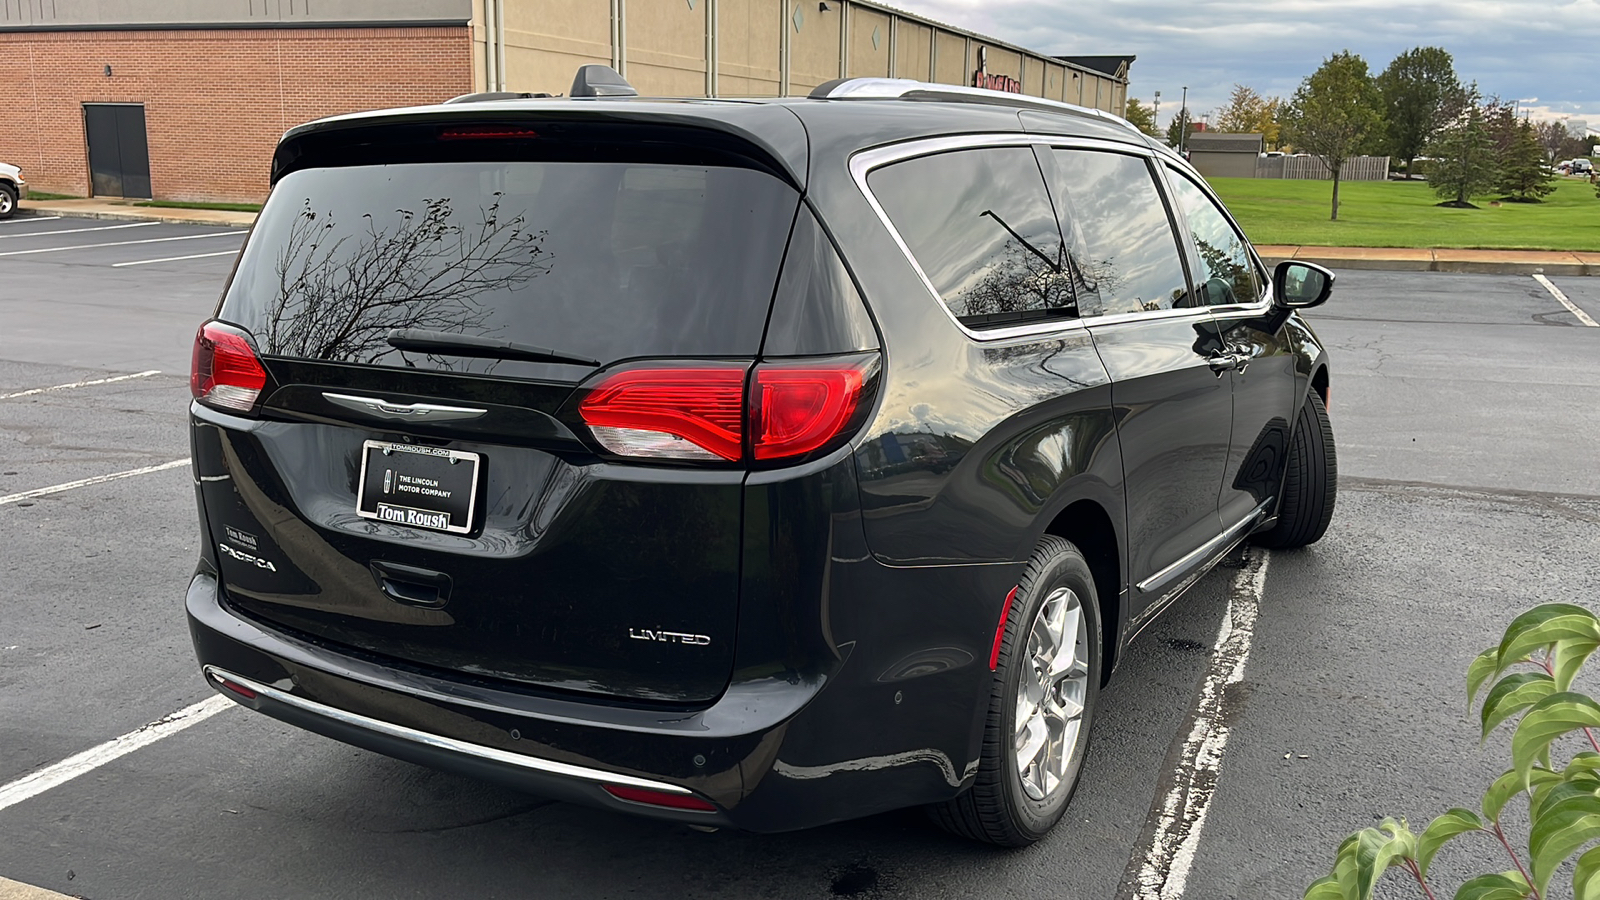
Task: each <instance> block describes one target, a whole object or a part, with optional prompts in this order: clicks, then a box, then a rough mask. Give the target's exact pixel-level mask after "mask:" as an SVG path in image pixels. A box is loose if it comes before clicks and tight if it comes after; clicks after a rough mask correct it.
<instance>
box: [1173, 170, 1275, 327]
mask: <svg viewBox="0 0 1600 900" xmlns="http://www.w3.org/2000/svg"><path fill="white" fill-rule="evenodd" d="M1172 191H1173V193H1174V194H1176V195H1177V197H1178V207H1179V208H1180V209H1182V210H1183V215H1184V218H1186V219H1188V220H1189V231H1190V232H1192V233H1193V234H1194V245H1195V250H1196V251H1197V252H1198V253H1199V256H1200V271H1199V272H1198V273H1197V274H1196V276H1195V281H1196V282H1198V285H1197V287H1199V289H1200V296H1201V297H1203V298H1204V299H1205V302H1206V303H1208V304H1210V305H1212V306H1219V305H1221V304H1224V303H1255V302H1256V301H1257V300H1260V299H1261V284H1260V281H1259V280H1258V279H1257V277H1256V271H1255V265H1254V264H1253V263H1252V262H1251V261H1250V251H1249V250H1246V249H1245V243H1244V238H1242V237H1240V236H1239V232H1237V231H1234V230H1233V225H1231V224H1230V223H1229V222H1228V219H1227V217H1226V216H1224V215H1223V214H1222V211H1221V210H1219V209H1217V205H1216V204H1215V203H1212V202H1211V198H1210V197H1207V196H1206V194H1205V192H1204V191H1202V190H1200V188H1199V187H1197V186H1196V185H1195V184H1194V182H1192V181H1190V180H1189V178H1188V176H1186V175H1184V174H1183V173H1181V172H1177V171H1173V172H1172Z"/></svg>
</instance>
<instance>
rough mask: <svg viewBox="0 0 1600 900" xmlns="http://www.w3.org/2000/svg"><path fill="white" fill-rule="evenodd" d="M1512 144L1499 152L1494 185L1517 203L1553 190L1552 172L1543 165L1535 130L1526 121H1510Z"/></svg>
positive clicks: (1531, 200)
mask: <svg viewBox="0 0 1600 900" xmlns="http://www.w3.org/2000/svg"><path fill="white" fill-rule="evenodd" d="M1513 128H1514V130H1515V134H1514V135H1513V136H1512V139H1511V145H1510V146H1509V147H1508V148H1507V149H1506V150H1505V151H1504V152H1502V153H1501V155H1500V159H1499V166H1498V168H1499V177H1498V178H1496V179H1495V183H1494V189H1495V190H1497V191H1501V192H1503V193H1504V194H1505V195H1506V199H1508V200H1515V201H1517V202H1518V203H1538V202H1539V201H1540V200H1541V199H1543V198H1544V197H1545V196H1546V195H1548V194H1551V193H1553V192H1554V191H1555V189H1556V186H1555V180H1556V178H1555V174H1554V173H1552V172H1551V171H1550V170H1549V169H1548V168H1547V166H1546V162H1545V158H1544V147H1542V146H1541V145H1540V144H1539V135H1538V132H1537V131H1536V130H1535V129H1534V127H1533V125H1532V124H1530V123H1528V122H1517V123H1515V124H1514V125H1513Z"/></svg>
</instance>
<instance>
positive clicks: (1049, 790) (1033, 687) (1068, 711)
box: [1012, 587, 1089, 801]
mask: <svg viewBox="0 0 1600 900" xmlns="http://www.w3.org/2000/svg"><path fill="white" fill-rule="evenodd" d="M1088 653H1089V630H1088V622H1087V621H1086V620H1085V618H1084V615H1083V603H1082V601H1081V600H1079V598H1078V595H1077V593H1076V592H1074V591H1073V590H1072V589H1071V588H1066V587H1058V588H1056V589H1055V590H1053V591H1051V592H1050V594H1049V596H1047V597H1046V598H1045V601H1044V603H1043V604H1041V605H1040V607H1039V612H1038V614H1037V615H1036V616H1034V620H1033V626H1032V627H1031V628H1030V629H1029V630H1028V637H1027V644H1026V646H1025V648H1024V654H1023V655H1022V657H1021V659H1020V660H1019V662H1020V663H1021V665H1022V666H1023V670H1022V673H1021V677H1020V678H1019V679H1018V681H1017V698H1016V719H1015V722H1016V731H1015V733H1014V734H1013V735H1012V747H1013V750H1014V752H1015V754H1016V761H1017V775H1018V777H1019V778H1021V780H1022V790H1023V792H1024V793H1026V794H1027V795H1028V797H1029V798H1030V799H1032V800H1035V801H1042V800H1045V799H1046V798H1048V797H1050V796H1051V795H1052V794H1053V793H1055V791H1056V790H1057V789H1058V788H1060V787H1061V784H1062V781H1063V780H1064V779H1065V778H1066V777H1067V769H1068V766H1069V765H1070V764H1071V762H1072V759H1073V757H1074V756H1075V755H1076V752H1077V749H1078V745H1079V743H1080V741H1081V732H1082V730H1083V713H1084V703H1085V698H1086V697H1087V696H1088V690H1089V665H1088Z"/></svg>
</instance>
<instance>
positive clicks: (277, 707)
mask: <svg viewBox="0 0 1600 900" xmlns="http://www.w3.org/2000/svg"><path fill="white" fill-rule="evenodd" d="M205 674H206V675H207V680H208V682H209V683H210V684H211V685H212V687H217V688H222V690H221V693H222V695H223V696H224V697H227V698H229V699H231V700H233V701H235V702H237V703H240V704H242V705H244V706H248V707H250V708H251V709H254V710H256V711H257V712H262V713H266V714H267V715H269V716H272V717H273V718H275V719H279V720H281V721H284V722H287V723H289V724H290V725H294V726H297V727H299V728H303V729H305V730H307V731H311V732H315V733H317V734H321V735H324V736H326V737H331V738H333V739H335V740H339V741H343V742H345V743H347V744H353V745H355V746H357V747H364V748H366V749H368V750H372V751H375V752H378V753H383V754H385V755H388V756H393V757H396V758H398V759H404V760H408V761H410V762H414V763H418V764H420V765H425V766H432V767H434V768H438V769H447V770H452V771H456V772H460V773H461V774H464V775H469V776H471V777H474V778H481V779H484V780H486V781H497V782H501V783H505V784H510V785H512V786H513V787H516V788H519V789H522V790H527V791H529V792H531V793H537V794H541V795H544V796H547V797H552V798H554V799H558V800H566V801H569V802H576V803H588V804H591V805H604V806H616V805H621V806H624V807H638V808H639V809H637V810H635V809H630V810H629V811H640V810H642V811H644V812H645V813H647V814H649V813H653V812H657V811H659V810H658V809H657V808H656V807H653V806H649V805H645V804H638V803H631V802H629V801H625V800H619V799H618V798H616V797H614V796H612V795H611V794H609V793H606V791H605V790H604V787H603V786H604V785H608V784H609V785H613V786H616V787H625V788H636V789H640V790H646V791H654V792H656V793H660V794H667V795H671V796H677V797H683V798H685V799H695V800H697V799H699V798H696V797H695V795H694V792H692V791H690V790H688V789H687V788H683V787H680V786H678V785H675V784H670V783H668V782H664V781H656V780H653V779H647V778H638V777H635V776H632V775H626V774H622V773H619V772H607V771H604V770H601V769H595V768H591V767H588V766H578V765H573V764H571V763H563V762H557V761H555V760H549V759H541V758H539V757H535V756H527V755H524V754H521V753H510V752H507V751H505V750H500V749H497V748H495V747H490V746H486V745H484V744H475V743H472V742H470V741H463V740H457V739H455V738H450V737H445V736H443V735H439V734H433V733H430V732H427V731H423V730H421V729H417V728H408V727H406V726H403V725H396V724H394V723H392V722H385V721H383V720H381V719H375V718H372V717H370V716H364V715H361V714H359V713H353V712H350V711H348V710H343V709H339V708H337V707H333V706H329V705H327V704H324V703H318V702H316V701H315V700H308V699H305V698H304V697H298V696H295V695H294V694H293V693H290V692H289V691H288V690H280V689H278V688H275V687H272V686H270V685H264V684H260V683H258V682H255V681H252V680H250V679H248V678H245V677H244V676H242V675H239V674H237V673H234V672H229V671H226V670H224V669H220V668H218V667H216V666H206V667H205ZM241 687H242V688H244V691H240V690H238V688H241ZM252 695H253V696H252ZM672 817H673V818H682V819H685V820H686V821H696V822H700V823H702V824H714V823H717V822H718V821H719V820H721V819H722V816H721V814H720V813H716V812H710V811H700V810H687V809H686V810H681V811H680V810H673V811H672Z"/></svg>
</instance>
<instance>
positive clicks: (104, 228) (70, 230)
mask: <svg viewBox="0 0 1600 900" xmlns="http://www.w3.org/2000/svg"><path fill="white" fill-rule="evenodd" d="M160 224H161V223H160V222H134V223H132V224H129V225H97V226H95V227H94V228H63V229H61V230H60V231H24V232H23V233H21V234H0V238H25V237H49V236H50V235H52V234H82V233H84V232H85V231H114V230H115V229H118V228H145V227H148V226H150V225H160Z"/></svg>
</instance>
